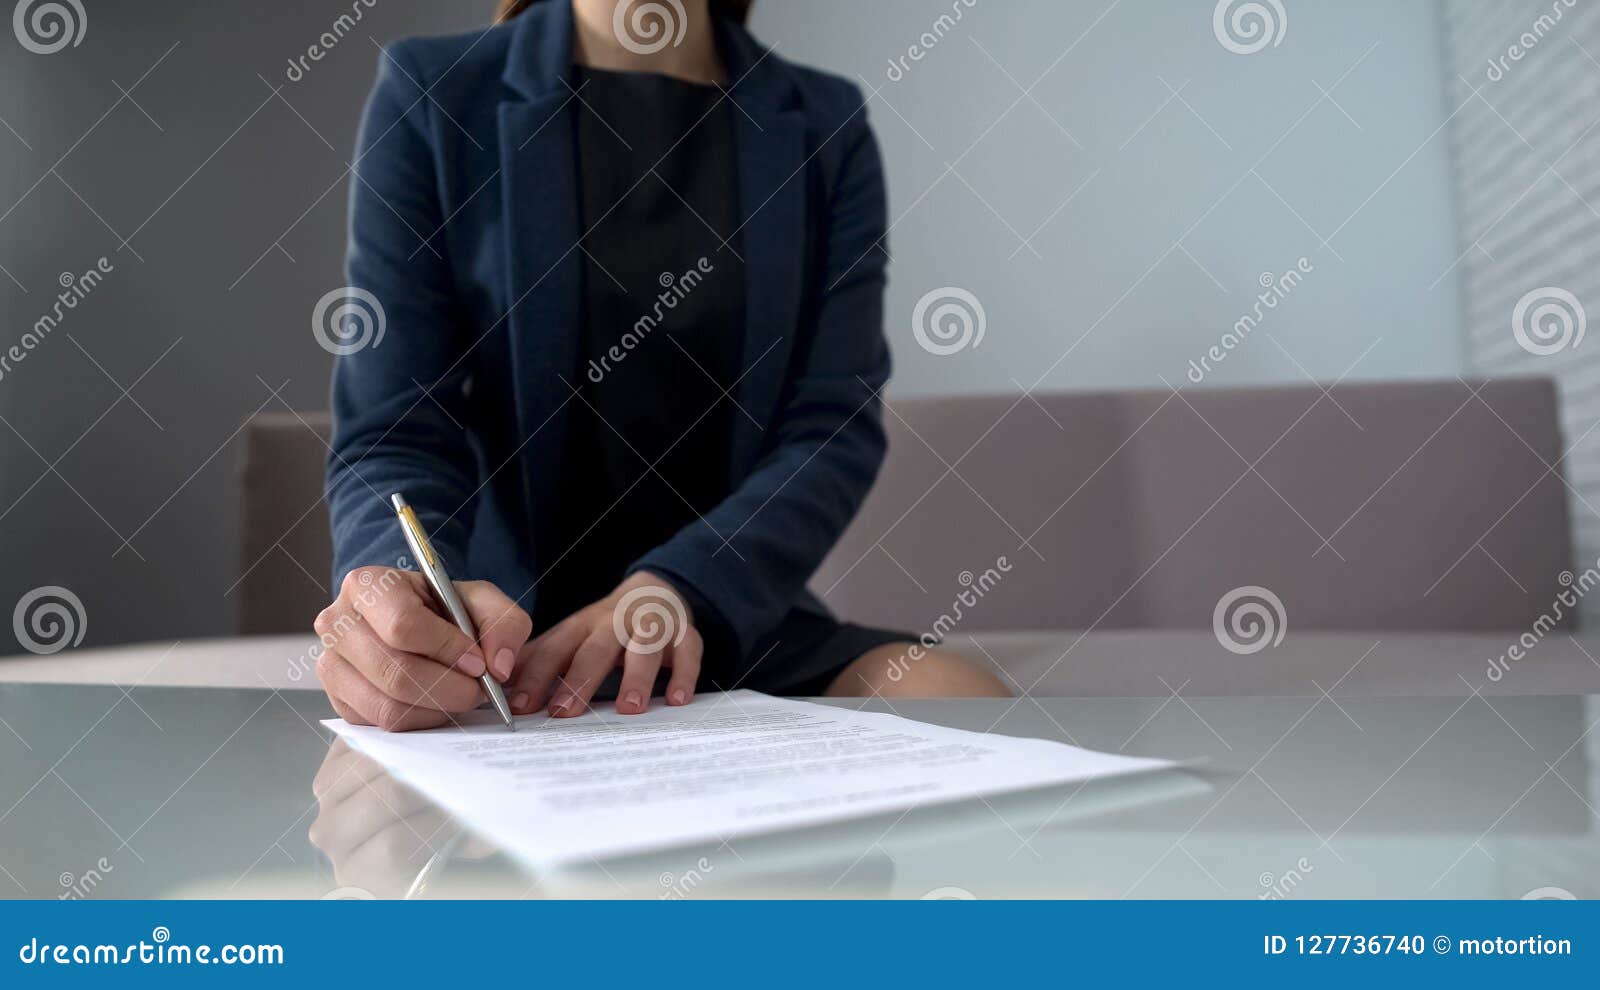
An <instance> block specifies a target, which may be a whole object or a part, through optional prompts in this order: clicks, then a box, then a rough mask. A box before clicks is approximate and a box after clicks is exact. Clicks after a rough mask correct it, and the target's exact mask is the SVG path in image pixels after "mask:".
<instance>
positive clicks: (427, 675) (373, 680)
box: [339, 620, 483, 712]
mask: <svg viewBox="0 0 1600 990" xmlns="http://www.w3.org/2000/svg"><path fill="white" fill-rule="evenodd" d="M339 655H340V656H342V657H343V658H344V659H345V660H347V661H349V662H350V663H351V664H352V665H354V666H355V668H356V669H357V670H359V671H360V672H361V676H363V677H365V678H366V679H367V682H368V683H370V684H371V685H372V686H373V687H375V688H377V689H378V690H379V691H381V692H383V693H384V694H386V695H388V696H389V697H390V698H393V699H394V700H396V701H398V702H401V703H402V704H406V705H415V706H417V707H419V708H432V709H434V710H435V711H441V712H469V711H471V710H472V709H474V708H476V707H478V705H479V704H481V703H482V702H483V687H482V686H481V685H480V684H479V683H478V680H477V678H473V677H468V676H467V675H466V674H463V673H462V672H461V671H459V670H452V669H451V668H449V667H443V666H440V665H439V664H438V663H436V662H434V661H433V660H430V659H429V658H427V657H423V656H418V655H417V654H415V653H406V652H403V651H401V650H398V649H395V648H392V647H390V646H388V645H386V644H385V643H384V642H383V641H382V640H381V639H379V638H378V635H377V633H376V632H374V631H373V630H372V629H371V628H370V627H368V626H367V625H366V622H365V620H360V621H359V622H358V624H357V625H356V626H355V627H353V628H352V629H351V630H350V631H349V632H348V633H347V634H346V635H345V639H344V642H343V643H341V644H340V645H339Z"/></svg>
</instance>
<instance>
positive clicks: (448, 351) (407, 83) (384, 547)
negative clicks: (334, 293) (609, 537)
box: [316, 45, 477, 587]
mask: <svg viewBox="0 0 1600 990" xmlns="http://www.w3.org/2000/svg"><path fill="white" fill-rule="evenodd" d="M421 79H422V75H421V73H420V72H419V71H418V69H417V67H416V66H415V64H414V63H413V62H411V60H409V59H408V58H407V55H406V51H405V47H404V46H403V45H397V46H391V47H389V48H386V49H385V50H384V52H383V54H382V56H381V58H380V68H379V72H378V80H377V83H376V85H375V86H374V88H373V91H372V95H371V96H370V98H369V99H368V102H367V106H366V110H365V112H364V114H363V116H362V122H361V129H360V136H359V138H358V140H357V157H356V160H355V161H356V165H355V171H354V174H353V176H352V179H351V182H350V229H349V248H348V253H347V257H346V277H347V279H348V288H346V289H345V290H343V292H344V293H345V296H346V298H347V299H348V300H350V303H351V305H353V306H355V305H363V306H365V307H366V312H364V313H363V314H362V315H361V316H359V317H357V318H356V319H357V322H353V323H352V322H347V323H345V324H344V326H343V331H342V332H341V329H340V327H339V326H338V325H337V324H338V322H339V319H340V307H339V306H338V305H334V306H333V307H332V310H331V311H330V312H326V313H325V312H324V310H325V309H327V307H326V306H324V307H319V310H318V316H319V317H322V318H321V319H320V320H319V322H318V324H317V326H316V331H317V333H318V335H319V337H321V338H322V339H323V340H324V342H325V343H327V342H331V343H330V344H329V346H330V349H333V350H335V351H336V352H337V353H338V357H337V359H336V362H335V365H334V371H333V415H334V429H333V442H332V444H331V451H330V453H329V455H328V464H327V498H328V507H329V513H330V516H331V522H332V529H333V551H334V553H333V558H334V574H333V579H334V585H335V587H337V586H338V585H339V583H340V582H342V580H343V579H344V576H345V575H346V574H347V573H348V572H349V571H350V570H352V569H353V568H356V567H360V566H363V565H369V564H376V565H383V566H388V567H395V566H399V562H400V560H401V559H402V558H403V557H404V556H406V554H407V549H406V545H405V540H404V538H403V537H402V536H401V534H400V528H399V526H398V525H396V523H395V519H394V513H393V510H392V509H391V508H390V507H389V504H388V498H389V495H390V494H391V493H394V492H401V493H403V494H404V495H405V496H406V500H407V501H408V502H410V503H411V505H412V507H413V508H414V510H415V511H416V513H417V515H418V517H419V519H420V521H421V522H422V524H423V526H424V527H425V528H426V529H427V531H428V532H429V534H430V535H431V537H432V541H433V544H434V547H435V549H436V550H437V551H438V552H439V555H440V556H441V557H442V558H444V561H445V564H446V567H447V568H448V569H449V571H450V573H451V574H452V575H454V576H456V577H457V578H463V577H467V576H469V575H466V573H465V568H464V566H463V565H464V563H465V558H466V554H465V549H466V546H467V533H468V525H469V519H470V511H471V506H470V504H469V503H471V502H472V499H473V495H474V491H475V478H476V476H477V471H476V460H475V457H474V455H473V454H472V452H471V448H470V447H469V443H468V439H469V438H468V435H467V430H466V428H465V427H464V426H463V425H462V424H468V423H469V422H470V420H469V418H468V409H467V401H466V397H465V395H464V391H463V389H464V385H465V383H466V379H467V371H466V361H465V354H466V350H467V347H468V345H469V344H470V340H469V339H468V335H467V331H466V329H465V327H466V323H465V321H464V320H463V319H462V317H461V313H460V311H459V303H458V298H459V297H458V294H457V292H456V290H455V286H454V285H453V283H452V277H451V273H450V270H449V266H448V264H447V260H446V257H441V255H443V254H444V250H445V249H444V247H443V244H442V239H441V238H438V237H436V236H434V235H435V234H436V233H437V232H438V231H439V230H440V228H441V227H442V226H443V223H444V217H443V210H442V207H441V198H440V192H439V184H438V173H437V170H436V168H435V166H434V157H433V150H432V143H431V142H430V140H429V134H430V124H429V117H428V111H427V107H428V101H427V100H426V99H425V96H424V88H423V87H424V85H425V83H423V82H419V80H421ZM428 238H431V239H429V240H427V241H426V243H425V242H424V239H428ZM325 302H326V300H325ZM361 319H365V320H366V321H367V322H366V323H365V324H364V325H363V324H360V322H359V321H360V320H361Z"/></svg>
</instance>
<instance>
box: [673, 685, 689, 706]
mask: <svg viewBox="0 0 1600 990" xmlns="http://www.w3.org/2000/svg"><path fill="white" fill-rule="evenodd" d="M688 700H689V693H688V692H687V691H685V690H684V689H683V688H673V689H672V703H673V704H674V705H681V704H684V703H685V702H687V701H688Z"/></svg>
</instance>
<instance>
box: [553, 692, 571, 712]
mask: <svg viewBox="0 0 1600 990" xmlns="http://www.w3.org/2000/svg"><path fill="white" fill-rule="evenodd" d="M570 707H572V696H571V695H566V694H564V695H561V696H559V697H557V698H556V700H554V701H552V702H550V714H552V715H565V714H566V713H567V709H568V708H570Z"/></svg>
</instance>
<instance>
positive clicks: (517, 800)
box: [324, 691, 1172, 865]
mask: <svg viewBox="0 0 1600 990" xmlns="http://www.w3.org/2000/svg"><path fill="white" fill-rule="evenodd" d="M461 721H462V727H459V728H458V727H453V726H452V727H448V728H444V729H435V730H433V731H429V732H412V733H398V734H396V733H386V732H383V731H382V730H379V729H375V728H371V727H366V726H353V725H350V724H348V723H347V722H344V721H343V720H341V719H332V720H329V721H328V722H326V723H324V724H326V725H327V726H329V727H330V728H332V729H333V730H334V731H335V732H337V733H338V734H339V735H341V736H343V737H344V738H345V739H347V740H349V742H350V743H351V745H353V746H355V747H356V748H358V749H360V750H362V751H363V752H365V753H367V754H368V755H369V756H371V757H373V758H374V759H376V760H377V761H378V762H379V763H382V764H384V765H385V766H386V767H388V768H389V770H390V771H391V772H393V773H394V774H395V776H397V777H399V778H400V779H402V780H404V781H406V782H407V783H409V784H411V785H412V786H413V787H415V788H417V789H418V790H419V791H421V792H422V793H424V794H426V795H427V796H428V797H430V798H432V799H433V800H435V801H437V802H438V803H439V804H440V805H442V806H443V807H444V808H446V809H447V810H448V811H450V812H451V813H453V814H454V815H455V816H456V817H457V818H458V819H459V820H460V822H461V824H462V825H464V826H465V827H467V828H469V829H472V830H474V831H477V832H479V833H481V834H483V835H484V836H486V837H487V838H489V839H492V840H493V841H495V842H497V843H498V844H500V845H501V846H503V847H504V848H505V849H506V850H507V851H508V852H510V853H512V854H514V855H516V856H519V857H520V858H522V859H524V860H527V861H529V862H531V863H534V864H536V865H548V864H555V863H561V862H567V861H572V860H582V859H590V858H594V859H599V858H603V857H607V856H617V855H624V854H630V853H641V852H647V851H650V850H654V849H660V848H667V847H671V846H678V845H685V844H693V843H699V842H705V841H712V842H715V841H718V840H727V839H732V838H735V837H737V836H741V835H749V834H752V833H756V832H770V831H775V830H778V829H788V828H795V827H800V826H806V825H815V824H820V823H824V822H834V821H839V820H842V819H846V818H854V817H858V816H863V815H874V814H883V813H894V812H901V811H906V810H908V809H911V808H914V807H917V806H921V805H929V804H936V803H939V802H946V801H955V800H960V799H963V798H975V797H980V796H987V795H993V794H1000V793H1005V792H1010V791H1020V790H1026V789H1030V788H1037V787H1045V786H1050V785H1058V784H1073V783H1078V782H1083V781H1088V780H1091V779H1094V778H1100V777H1110V776H1116V775H1122V774H1132V773H1140V772H1145V771H1150V770H1158V769H1164V768H1167V767H1170V766H1172V764H1171V763H1170V762H1168V761H1165V760H1152V759H1143V758H1138V757H1129V756H1116V755H1112V754H1108V753H1097V752H1093V751H1091V750H1086V749H1079V748H1077V747H1075V746H1068V745H1065V744H1063V743H1057V742H1050V741H1047V740H1041V739H1018V738H1015V737H1012V736H1001V735H991V734H987V733H980V732H967V731H963V730H960V729H948V728H944V727H942V726H936V725H926V724H923V723H920V722H913V721H910V720H908V719H904V718H900V717H898V716H895V715H884V714H878V713H871V712H857V711H852V710H849V709H843V708H833V707H829V706H826V705H815V704H810V703H808V702H804V701H790V700H786V699H781V698H772V697H768V696H766V695H762V694H758V693H755V692H753V691H733V692H729V693H727V694H707V695H702V696H700V697H698V698H696V699H695V701H694V702H693V703H692V704H689V705H685V706H683V707H681V708H668V707H658V708H654V709H652V710H651V711H650V712H648V713H646V714H644V715H628V716H619V715H616V714H615V713H613V712H611V711H609V710H607V711H594V712H589V713H587V714H585V715H583V716H580V717H578V718H571V719H552V718H550V717H548V716H546V715H535V716H528V717H525V718H522V719H519V720H518V722H517V729H518V731H516V732H508V731H507V730H506V729H505V727H504V725H502V724H501V723H500V722H499V721H498V720H497V719H496V718H495V716H494V714H493V713H492V712H474V713H472V715H470V716H467V717H464V718H463V719H462V720H461Z"/></svg>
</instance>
